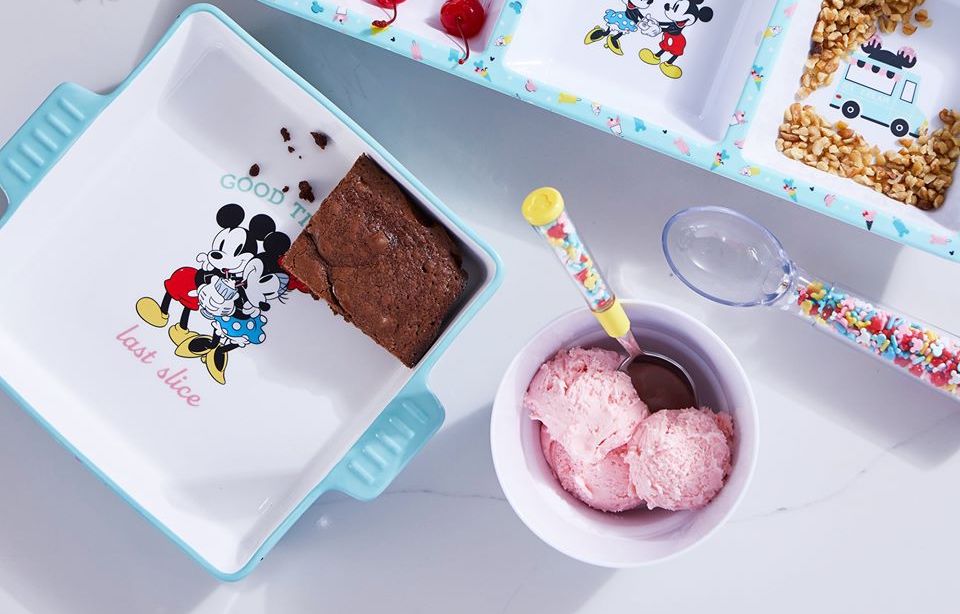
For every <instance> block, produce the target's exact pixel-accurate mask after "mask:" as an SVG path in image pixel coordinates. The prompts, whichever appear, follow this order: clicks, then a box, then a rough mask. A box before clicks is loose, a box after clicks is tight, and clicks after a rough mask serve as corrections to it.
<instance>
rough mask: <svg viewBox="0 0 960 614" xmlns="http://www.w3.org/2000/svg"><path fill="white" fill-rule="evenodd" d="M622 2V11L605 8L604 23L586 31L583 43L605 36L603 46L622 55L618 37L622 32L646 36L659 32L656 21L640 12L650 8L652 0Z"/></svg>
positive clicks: (586, 43)
mask: <svg viewBox="0 0 960 614" xmlns="http://www.w3.org/2000/svg"><path fill="white" fill-rule="evenodd" d="M623 3H624V4H625V5H626V9H625V10H623V11H615V10H613V9H607V12H606V13H605V14H604V16H603V21H604V24H605V25H603V26H594V27H593V29H592V30H590V31H589V32H587V36H586V37H585V38H584V39H583V44H584V45H592V44H593V43H596V42H599V41H602V40H603V39H604V38H606V39H607V42H606V43H605V44H604V47H606V48H607V49H609V50H610V51H612V52H613V53H615V54H617V55H623V48H622V47H621V46H620V39H621V38H623V35H624V34H630V33H632V32H637V31H640V32H643V33H644V34H647V36H655V35H656V34H658V33H659V32H660V28H659V26H658V25H657V22H656V21H655V20H651V19H650V18H649V17H648V16H647V15H645V14H644V13H643V12H641V11H642V10H644V9H648V8H650V6H651V5H652V4H653V3H654V0H623Z"/></svg>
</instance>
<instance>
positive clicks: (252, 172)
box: [248, 164, 260, 177]
mask: <svg viewBox="0 0 960 614" xmlns="http://www.w3.org/2000/svg"><path fill="white" fill-rule="evenodd" d="M248 172H249V174H250V176H251V177H256V176H257V175H259V174H260V165H259V164H254V165H253V166H251V167H250V170H249V171H248Z"/></svg>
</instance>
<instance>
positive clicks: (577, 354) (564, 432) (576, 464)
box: [523, 348, 733, 512]
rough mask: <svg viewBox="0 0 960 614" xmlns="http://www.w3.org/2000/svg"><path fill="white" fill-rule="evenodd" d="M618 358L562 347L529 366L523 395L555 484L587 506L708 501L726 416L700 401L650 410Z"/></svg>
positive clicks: (719, 479)
mask: <svg viewBox="0 0 960 614" xmlns="http://www.w3.org/2000/svg"><path fill="white" fill-rule="evenodd" d="M620 361H621V357H620V355H619V354H617V353H616V352H610V351H607V350H602V349H583V348H573V349H570V350H562V351H560V352H559V353H557V355H556V356H554V357H553V358H552V359H551V360H549V361H547V362H546V363H544V364H543V365H542V366H541V367H540V369H539V370H538V371H537V373H536V375H534V377H533V380H532V381H531V382H530V385H529V387H528V388H527V394H526V396H525V397H524V400H523V404H524V408H525V409H526V410H527V411H529V412H530V418H532V419H533V420H539V421H540V422H541V423H542V426H541V427H540V444H541V447H542V449H543V456H544V458H545V459H546V461H547V464H548V465H549V466H550V469H551V470H552V471H553V474H554V475H555V476H556V477H557V480H558V481H559V482H560V485H561V486H562V487H563V489H564V490H566V491H567V492H569V493H570V494H572V495H573V496H575V497H577V498H578V499H580V500H581V501H583V502H584V503H586V504H587V505H589V506H590V507H592V508H594V509H598V510H601V511H604V512H622V511H626V510H630V509H634V508H636V507H639V506H640V505H641V504H642V503H644V502H645V503H646V504H647V507H648V508H650V509H654V508H657V507H660V508H664V509H667V510H690V509H697V508H700V507H703V506H704V505H706V504H707V503H709V502H710V501H711V500H712V499H713V498H714V497H715V496H716V494H717V493H718V492H719V491H720V489H721V488H723V483H724V480H725V479H726V476H727V474H728V473H729V472H730V462H731V454H730V446H731V444H732V441H733V420H732V419H731V417H730V414H727V413H719V414H717V413H714V412H712V411H710V410H709V409H696V408H690V409H664V410H661V411H658V412H656V413H654V414H650V412H649V410H648V408H647V406H646V404H645V403H644V402H643V401H642V400H640V397H639V396H638V395H637V392H636V390H635V389H634V387H633V384H632V382H631V380H630V377H629V376H627V375H626V374H625V373H622V372H620V371H618V370H617V367H619V365H620Z"/></svg>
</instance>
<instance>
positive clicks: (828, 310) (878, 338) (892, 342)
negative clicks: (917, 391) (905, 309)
mask: <svg viewBox="0 0 960 614" xmlns="http://www.w3.org/2000/svg"><path fill="white" fill-rule="evenodd" d="M796 305H797V306H798V307H799V308H800V312H801V314H802V315H803V316H804V317H806V318H808V319H810V320H812V321H813V322H815V323H816V324H817V325H819V326H821V327H823V328H824V329H826V330H828V331H831V332H833V333H835V334H838V335H842V336H844V337H846V338H847V339H850V340H852V341H854V342H856V343H857V345H859V346H860V347H861V348H862V349H864V350H866V351H868V352H870V353H871V354H874V355H875V356H879V357H880V358H882V359H884V360H888V361H890V362H892V363H893V364H895V365H896V366H898V367H900V368H902V369H905V370H907V371H909V372H910V373H911V374H912V375H914V376H916V377H919V378H920V379H922V380H924V381H927V382H930V383H931V384H932V385H933V386H934V387H936V388H939V389H941V390H944V391H946V392H949V393H951V394H956V393H957V389H958V387H960V369H958V365H960V343H958V342H957V341H956V340H955V339H953V338H949V337H945V336H944V335H943V334H942V333H940V332H939V331H936V330H934V329H932V328H930V327H928V326H926V325H925V324H920V323H917V322H912V321H910V320H908V319H906V318H905V317H904V316H901V315H898V314H896V313H893V312H891V311H888V310H886V309H884V308H882V307H878V306H875V305H872V304H870V303H868V302H866V301H863V300H861V299H858V298H856V297H855V296H851V295H849V294H848V293H846V292H844V291H843V290H841V289H839V288H837V287H835V286H831V285H829V284H825V283H823V282H822V281H811V282H807V283H806V285H801V286H800V289H799V291H798V293H797V297H796Z"/></svg>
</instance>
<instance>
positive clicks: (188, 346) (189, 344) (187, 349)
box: [174, 335, 217, 358]
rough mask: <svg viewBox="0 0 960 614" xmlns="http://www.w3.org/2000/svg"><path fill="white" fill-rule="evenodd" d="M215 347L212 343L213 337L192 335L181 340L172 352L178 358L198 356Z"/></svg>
mask: <svg viewBox="0 0 960 614" xmlns="http://www.w3.org/2000/svg"><path fill="white" fill-rule="evenodd" d="M215 347H217V346H216V345H215V344H214V343H213V337H210V336H208V335H193V336H192V337H187V338H185V339H184V340H183V341H181V342H180V343H179V344H178V345H177V351H176V352H174V354H176V355H177V356H179V357H180V358H200V357H202V356H206V355H207V354H209V353H210V352H211V350H213V349H214V348H215Z"/></svg>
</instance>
